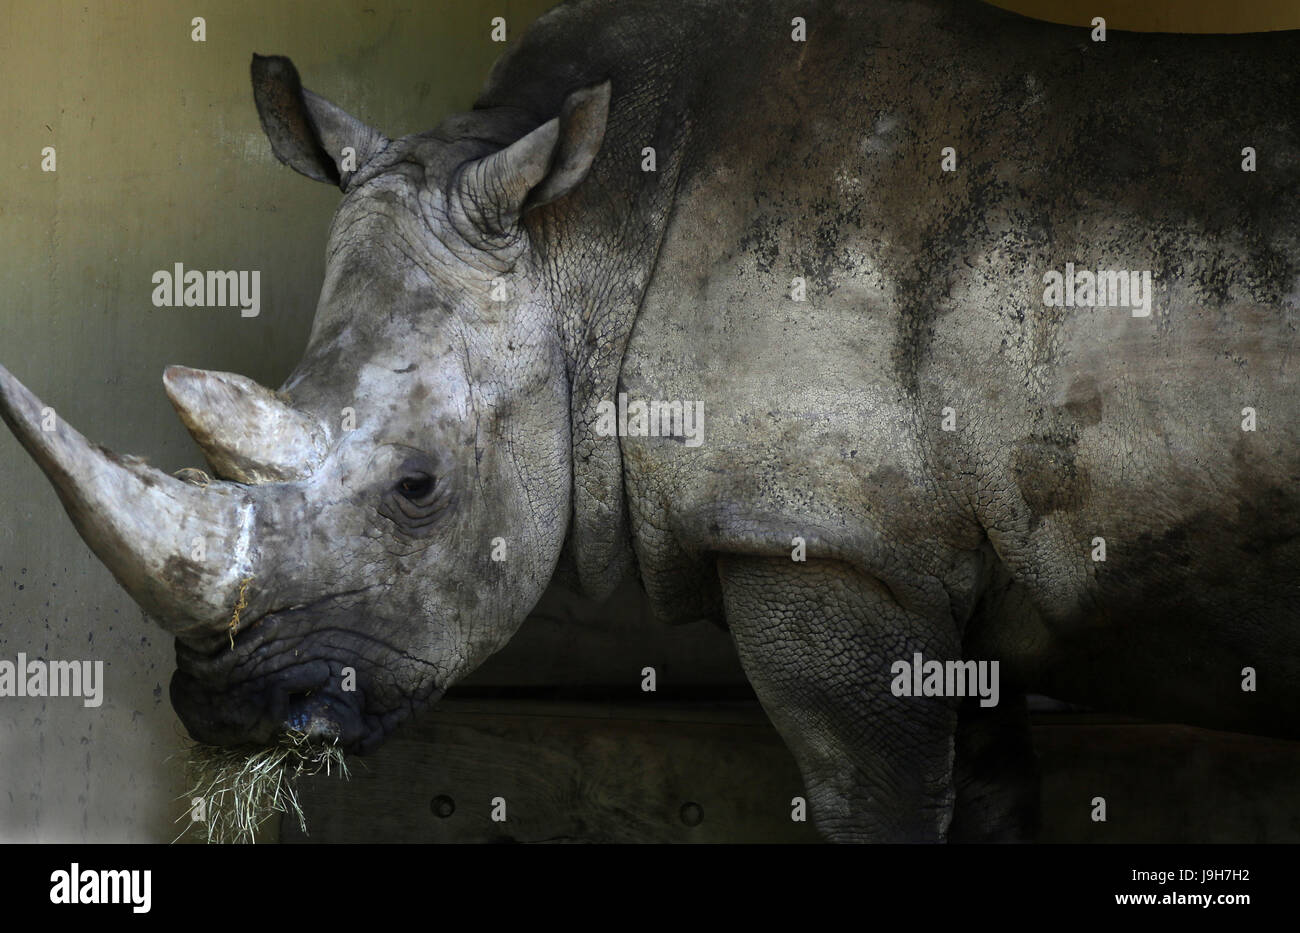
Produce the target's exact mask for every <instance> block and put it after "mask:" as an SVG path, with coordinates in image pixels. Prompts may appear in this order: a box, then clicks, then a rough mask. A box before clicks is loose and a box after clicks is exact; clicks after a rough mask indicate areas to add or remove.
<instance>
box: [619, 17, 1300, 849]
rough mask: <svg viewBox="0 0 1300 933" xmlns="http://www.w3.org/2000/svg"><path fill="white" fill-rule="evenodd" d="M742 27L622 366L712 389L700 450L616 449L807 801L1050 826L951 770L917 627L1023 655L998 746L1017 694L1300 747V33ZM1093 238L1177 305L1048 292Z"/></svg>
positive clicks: (895, 821) (681, 593)
mask: <svg viewBox="0 0 1300 933" xmlns="http://www.w3.org/2000/svg"><path fill="white" fill-rule="evenodd" d="M810 11H811V12H810ZM794 15H803V16H806V17H807V18H808V22H809V33H808V42H807V43H806V45H801V44H797V43H792V42H791V41H790V39H789V30H788V28H787V24H788V23H789V21H790V17H791V16H794ZM727 23H728V25H727V26H726V27H725V28H724V27H722V26H718V27H717V28H718V30H719V33H720V34H723V33H725V35H726V36H727V39H728V41H727V43H726V44H725V46H724V47H722V48H720V49H712V50H711V51H710V54H709V57H708V61H707V62H706V63H702V64H701V66H700V67H701V72H700V73H699V74H698V75H696V76H695V80H698V81H700V82H701V83H702V84H704V85H705V86H707V87H708V88H709V92H708V93H707V94H706V95H702V96H701V97H700V98H699V101H698V106H699V108H700V109H698V110H697V111H696V112H695V113H694V115H693V118H694V121H695V123H696V125H697V126H701V127H708V131H707V139H704V138H702V137H701V136H700V134H699V133H697V134H696V137H695V138H694V140H693V145H692V148H691V149H690V150H689V152H688V153H687V154H686V156H685V159H684V165H683V168H682V170H681V176H680V179H679V180H678V187H677V195H676V200H675V203H674V207H673V213H672V216H671V219H670V222H669V226H668V229H667V231H666V233H665V235H664V241H663V245H662V248H661V250H660V254H659V258H658V261H657V264H656V267H655V272H654V276H653V278H652V280H651V282H650V284H649V287H648V289H647V293H646V296H645V298H644V301H643V302H642V306H641V309H640V312H639V314H638V316H637V318H636V322H635V326H634V328H633V332H632V335H631V337H630V340H629V344H628V348H627V351H626V354H625V357H624V361H623V366H622V370H621V373H620V381H619V389H620V390H621V391H626V392H627V393H628V394H629V397H630V398H632V399H636V398H641V399H686V400H700V401H702V402H703V403H704V412H705V414H704V425H705V440H704V444H703V445H702V446H700V447H698V448H688V447H686V446H684V445H683V444H682V443H680V441H678V440H674V439H671V438H632V437H625V438H622V439H621V440H620V445H621V454H622V460H623V478H624V483H625V487H626V492H627V502H628V513H629V525H630V529H631V532H632V535H633V543H634V548H635V552H636V558H637V565H638V568H639V571H640V575H641V577H642V579H643V581H644V583H645V586H646V590H647V593H648V594H649V596H650V598H651V600H652V602H653V604H654V605H655V607H656V609H657V611H658V612H659V614H660V615H662V616H663V617H665V618H668V619H671V620H674V621H679V622H686V621H691V620H694V619H699V618H713V619H716V620H719V621H721V620H722V619H723V617H724V616H725V623H726V624H727V625H728V626H729V627H730V629H731V631H732V632H733V634H734V637H735V640H736V644H737V646H738V648H739V650H740V654H741V658H742V660H743V662H744V664H745V668H746V671H747V673H748V675H749V677H750V679H751V681H752V682H753V683H754V686H755V688H756V690H757V691H758V693H759V696H760V698H761V699H762V701H763V703H764V706H765V708H766V709H767V710H768V712H769V714H770V715H771V717H772V718H773V720H774V722H775V723H776V725H777V726H778V728H779V729H780V730H781V732H782V734H783V735H784V737H785V738H786V740H787V742H788V743H789V744H790V746H791V748H792V750H793V751H794V753H795V755H796V757H797V758H798V759H799V762H800V765H801V767H802V769H803V773H804V776H805V778H806V780H807V782H808V785H809V793H810V795H811V796H810V800H811V801H812V803H813V811H814V814H815V815H816V818H817V820H818V825H819V826H821V827H822V828H823V829H824V830H826V831H827V832H828V833H829V834H830V835H831V836H832V837H834V838H852V839H861V838H872V839H940V838H945V837H949V836H950V833H951V834H952V835H953V836H955V834H956V829H957V828H958V827H961V828H963V829H964V830H965V831H968V832H969V833H971V836H972V837H974V838H997V837H1001V835H1002V834H1004V833H1006V832H1007V831H1008V828H1010V829H1011V830H1012V832H1011V835H1012V836H1014V835H1015V832H1014V830H1015V829H1016V828H1017V827H1019V828H1021V829H1024V830H1025V832H1029V830H1028V829H1027V827H1029V826H1030V825H1031V824H1032V818H1031V817H1029V816H1027V815H1025V814H1026V813H1027V810H1026V808H1025V807H1024V806H1023V805H1022V803H1023V802H1017V801H1016V800H1013V799H1011V797H1012V796H1014V795H1013V794H1012V793H1011V791H1010V790H1008V791H1007V792H1006V793H1005V794H1002V795H1001V796H1002V797H1003V799H1000V800H992V798H996V797H998V796H999V793H998V792H996V791H994V792H992V793H991V794H988V793H984V792H983V791H982V792H981V794H980V795H976V796H979V797H980V803H979V804H978V807H977V809H981V813H977V814H975V815H974V816H973V817H972V818H971V819H963V818H962V814H961V810H962V803H961V794H960V786H962V785H963V782H968V784H970V785H972V786H973V784H979V785H980V786H982V787H983V788H984V791H987V790H988V788H989V787H990V786H993V785H996V784H997V783H998V780H997V779H994V780H992V781H991V782H990V775H989V774H983V775H978V776H976V775H972V774H970V773H965V772H964V771H963V765H962V762H960V761H957V762H955V763H954V761H953V754H954V751H953V750H954V748H961V747H962V744H963V738H962V731H961V729H959V728H958V725H957V711H956V710H954V709H952V708H948V707H940V708H935V707H933V706H931V705H929V703H927V702H923V701H917V700H910V701H909V700H899V699H895V698H893V697H892V696H890V695H889V694H888V677H887V676H886V674H885V673H884V672H885V671H887V669H888V663H889V661H891V660H893V659H897V658H900V657H908V656H910V653H911V652H912V651H913V650H923V652H924V653H925V654H926V655H927V656H930V654H931V653H932V652H933V654H934V655H935V656H938V657H971V658H985V659H999V660H1000V661H1001V664H1002V681H1003V704H1004V705H1007V706H1008V709H1007V711H1006V714H1005V716H1003V717H1002V720H1003V722H1002V724H1000V725H995V726H991V725H990V724H989V723H988V722H984V723H976V722H973V721H972V723H971V728H972V729H974V730H977V731H979V732H981V734H982V736H983V737H982V738H979V739H972V740H971V743H973V744H971V747H975V746H977V745H979V744H980V743H981V742H985V743H986V744H985V746H984V747H985V748H986V749H987V747H989V746H988V745H987V743H988V742H991V743H993V744H996V743H997V742H1006V743H1007V745H1008V748H1012V749H1021V750H1023V746H1024V744H1025V743H1024V741H1022V740H1019V739H1017V738H1016V737H1015V735H1014V734H1013V733H1014V730H1016V729H1023V723H1024V720H1023V716H1022V715H1017V714H1016V711H1015V706H1016V703H1017V701H1016V700H1015V699H1014V697H1015V695H1016V694H1017V693H1023V692H1040V693H1046V694H1049V695H1052V696H1055V697H1058V698H1061V699H1064V700H1068V701H1073V702H1077V703H1082V704H1086V705H1089V706H1092V707H1095V708H1099V709H1103V710H1109V711H1113V712H1117V713H1127V714H1133V715H1138V716H1143V717H1149V718H1155V719H1170V720H1174V721H1180V722H1188V723H1194V724H1199V725H1203V726H1207V727H1210V728H1219V729H1230V730H1239V731H1246V732H1256V733H1264V734H1271V735H1277V736H1284V737H1292V738H1294V737H1297V736H1300V717H1297V715H1296V713H1297V711H1300V624H1298V620H1297V610H1296V608H1295V607H1296V605H1297V600H1296V597H1297V595H1300V583H1298V582H1297V581H1298V579H1300V578H1297V576H1296V568H1297V567H1298V566H1300V535H1298V532H1300V510H1298V508H1297V497H1298V495H1300V493H1298V492H1297V490H1298V488H1300V487H1298V486H1297V482H1296V481H1297V478H1300V443H1297V442H1298V441H1300V437H1297V425H1296V421H1295V416H1296V413H1297V412H1300V388H1298V387H1297V380H1296V362H1295V354H1294V349H1295V344H1296V327H1297V323H1300V313H1298V312H1297V302H1298V301H1300V289H1298V287H1297V286H1298V285H1300V269H1298V268H1297V257H1298V256H1300V250H1298V249H1297V247H1300V243H1297V236H1298V234H1300V229H1298V227H1297V210H1296V205H1297V203H1298V199H1297V195H1298V194H1300V192H1298V191H1297V180H1298V179H1300V171H1298V169H1300V165H1297V160H1296V156H1295V153H1297V152H1300V139H1297V138H1296V127H1297V122H1296V118H1295V110H1296V106H1297V105H1296V101H1297V100H1300V93H1298V92H1300V80H1298V79H1297V72H1296V70H1295V68H1294V65H1293V64H1292V63H1293V61H1294V57H1295V54H1296V52H1297V51H1300V34H1297V33H1280V34H1272V35H1259V36H1242V37H1187V36H1161V35H1131V34H1124V33H1112V34H1111V36H1110V41H1108V42H1107V43H1106V44H1104V45H1103V44H1095V43H1092V42H1090V41H1089V40H1088V35H1087V31H1086V30H1080V29H1072V28H1068V27H1056V26H1049V25H1045V24H1041V23H1035V22H1030V21H1027V20H1022V19H1019V18H1017V17H1015V16H1012V15H1008V14H1003V13H1001V12H999V11H995V10H991V9H987V8H983V7H981V6H979V5H978V4H969V5H963V4H954V3H943V2H918V3H905V4H904V3H877V4H861V5H855V6H852V7H850V6H849V5H841V6H837V7H835V8H834V9H831V8H826V7H823V8H816V7H810V6H809V5H808V4H794V5H789V6H787V5H783V4H773V5H764V4H757V5H753V6H752V7H751V8H749V13H748V14H747V15H745V16H741V17H738V18H736V19H734V20H728V21H727ZM704 31H706V32H707V29H706V30H704ZM948 145H951V146H953V147H954V148H955V149H956V152H957V158H958V170H957V171H956V172H954V173H942V172H941V171H940V170H939V168H940V158H941V155H940V150H941V149H942V148H943V147H944V146H948ZM1247 145H1250V146H1254V147H1255V148H1256V150H1257V152H1258V153H1260V155H1259V166H1258V171H1257V172H1255V173H1246V172H1242V171H1241V159H1242V155H1241V150H1242V148H1243V147H1244V146H1247ZM1066 262H1074V263H1075V264H1076V265H1077V266H1078V267H1079V268H1091V269H1093V270H1096V269H1098V268H1105V269H1122V270H1150V271H1151V273H1152V279H1153V281H1154V283H1155V287H1154V291H1155V294H1154V297H1153V310H1152V314H1151V316H1150V317H1147V318H1141V317H1133V316H1132V315H1131V313H1130V312H1129V311H1128V310H1126V309H1124V308H1095V309H1094V308H1048V307H1045V306H1044V304H1043V301H1042V294H1043V285H1042V275H1043V273H1044V272H1046V271H1047V270H1050V269H1055V270H1058V271H1062V272H1063V271H1064V268H1065V263H1066ZM795 276H802V277H804V278H805V279H806V282H807V300H806V302H797V301H793V300H791V297H790V292H791V280H792V278H793V277H795ZM1247 406H1249V407H1252V408H1254V409H1255V410H1256V411H1257V413H1258V419H1259V422H1258V423H1259V427H1258V430H1257V431H1255V432H1253V433H1252V432H1246V431H1243V430H1242V428H1241V422H1242V409H1243V408H1244V407H1247ZM945 408H951V409H953V410H954V412H955V416H956V424H957V430H956V431H951V432H949V431H944V430H942V428H941V420H942V412H943V409H945ZM796 535H798V536H802V537H804V538H805V539H806V540H807V541H808V555H809V561H808V562H807V563H806V564H798V563H794V562H792V561H791V560H790V558H789V555H790V550H791V538H792V537H793V536H796ZM1097 537H1100V538H1104V539H1105V542H1106V550H1107V554H1106V560H1105V562H1094V560H1093V559H1092V549H1093V539H1094V538H1097ZM1244 667H1252V668H1254V669H1255V670H1256V671H1257V672H1258V676H1259V688H1258V690H1257V691H1256V692H1245V691H1243V690H1242V689H1241V684H1242V669H1243V668H1244ZM929 702H930V703H932V702H933V701H929ZM909 704H910V705H909ZM1004 729H1005V730H1008V731H1006V734H1005V735H1000V730H1004ZM999 736H1000V737H999ZM996 757H997V756H990V755H988V754H985V755H983V756H982V758H983V760H984V762H985V764H986V765H989V764H992V765H993V766H994V767H1002V768H1003V769H1004V770H1005V771H1006V774H1005V780H1003V781H1002V783H1003V785H1004V786H1005V787H1006V788H1008V789H1010V788H1015V787H1017V786H1018V787H1019V788H1020V791H1018V792H1017V793H1023V792H1026V791H1025V789H1026V788H1028V787H1029V786H1030V780H1029V777H1028V775H1029V773H1030V771H1031V762H1030V761H1029V760H1028V756H1026V755H1024V754H1022V753H1021V752H1016V753H1014V754H1009V755H1008V756H1007V759H1006V761H1004V763H1003V764H1002V765H1001V766H998V765H997V764H996V762H995V761H993V759H996ZM954 785H956V786H958V788H959V790H958V793H957V795H956V796H954V792H953V787H954ZM974 800H975V797H974V796H973V797H972V802H973V803H974ZM954 801H955V809H956V811H957V812H956V816H955V818H954V816H953V810H954ZM982 816H986V817H987V818H986V819H984V818H982Z"/></svg>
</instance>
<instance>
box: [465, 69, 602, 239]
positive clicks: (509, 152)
mask: <svg viewBox="0 0 1300 933" xmlns="http://www.w3.org/2000/svg"><path fill="white" fill-rule="evenodd" d="M609 97H610V83H609V82H608V81H605V82H603V83H601V84H596V85H592V86H591V87H585V88H582V89H580V90H577V91H574V92H573V93H572V94H570V95H569V96H568V97H567V98H565V101H564V106H563V107H562V108H561V110H560V115H559V116H558V117H556V118H555V119H553V120H548V121H547V122H546V123H543V124H542V125H541V126H539V127H538V128H537V129H535V130H533V131H532V132H531V133H529V134H528V135H526V136H524V137H523V138H522V139H519V140H517V141H516V142H514V143H511V144H510V145H509V146H507V147H506V148H504V149H502V150H501V151H499V152H494V153H493V154H492V155H489V156H484V157H483V158H481V159H477V160H475V161H473V162H470V163H469V164H468V165H466V166H465V167H464V168H463V169H462V170H461V173H460V175H459V176H458V177H457V181H456V193H457V194H458V195H459V200H460V205H461V208H462V210H463V211H464V212H465V215H466V216H467V217H468V218H469V219H470V220H471V221H473V223H474V224H475V225H476V226H477V227H479V228H480V229H481V230H483V231H485V232H487V233H490V234H493V235H502V234H506V233H509V232H510V231H511V230H512V229H513V228H514V226H515V224H517V223H518V221H519V218H520V217H521V216H522V215H523V214H524V213H525V212H526V211H529V210H532V209H533V208H535V207H541V206H542V205H543V204H549V203H550V202H551V201H554V200H556V199H557V198H562V197H564V196H565V195H566V194H568V193H569V192H570V191H572V190H573V189H574V188H576V187H577V186H578V183H579V182H581V181H582V180H583V179H584V178H586V177H587V172H588V170H590V168H591V163H592V162H593V161H595V158H596V153H597V152H599V151H600V145H601V143H602V142H604V140H605V124H606V122H607V121H608V118H609Z"/></svg>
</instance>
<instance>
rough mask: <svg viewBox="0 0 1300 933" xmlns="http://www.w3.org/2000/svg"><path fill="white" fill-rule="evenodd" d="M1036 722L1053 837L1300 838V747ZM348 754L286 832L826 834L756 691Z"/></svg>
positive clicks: (468, 716)
mask: <svg viewBox="0 0 1300 933" xmlns="http://www.w3.org/2000/svg"><path fill="white" fill-rule="evenodd" d="M1035 719H1036V724H1035V726H1034V740H1035V744H1036V746H1037V749H1038V754H1039V759H1040V766H1041V769H1042V772H1043V805H1044V826H1043V832H1042V835H1041V837H1040V841H1043V842H1098V843H1105V842H1300V743H1294V742H1283V741H1276V740H1271V739H1264V738H1259V737H1253V736H1244V735H1236V734H1229V733H1218V732H1210V731H1207V730H1203V729H1193V728H1189V727H1186V726H1176V725H1160V724H1147V723H1139V722H1135V721H1128V722H1125V721H1116V720H1115V719H1114V718H1113V717H1111V718H1107V717H1101V716H1095V715H1091V716H1090V715H1080V714H1039V715H1036V717H1035ZM351 765H352V769H353V778H352V780H351V781H350V782H346V783H345V782H342V781H339V780H337V779H329V778H313V779H310V780H308V781H305V782H304V783H303V786H302V791H301V797H302V800H303V804H304V808H305V810H306V811H307V814H308V819H309V824H308V830H309V833H310V835H309V836H308V837H304V836H303V835H302V833H301V832H299V830H298V827H297V825H296V824H292V825H290V822H289V821H286V822H285V824H284V825H283V826H282V834H281V840H282V841H283V842H787V843H806V842H817V841H819V837H818V836H817V834H816V832H815V831H814V830H813V828H812V824H811V822H804V823H798V822H793V821H792V819H791V814H792V808H791V799H792V798H793V797H796V796H801V795H802V794H803V790H802V784H801V782H800V779H799V774H798V771H797V769H796V768H795V765H794V762H793V759H792V758H791V757H790V755H789V753H788V752H787V751H786V749H785V746H784V745H783V744H782V742H781V740H780V737H779V736H778V735H777V734H776V732H775V730H774V729H773V728H772V727H771V726H770V724H769V723H768V722H767V719H766V717H765V716H764V715H763V713H762V710H761V709H760V708H759V707H758V705H757V704H756V703H752V702H750V703H743V702H742V703H720V704H701V703H653V704H649V703H636V704H632V703H629V704H621V705H616V706H610V705H607V704H601V703H566V702H551V701H544V700H448V701H444V703H443V704H441V705H440V706H439V707H438V708H436V709H435V710H433V711H431V712H430V713H428V714H426V715H424V716H422V717H421V718H420V719H419V720H418V721H417V722H414V723H411V724H408V726H407V727H406V728H405V729H404V730H402V731H399V732H398V733H397V734H396V735H395V736H394V737H393V738H392V739H391V740H390V742H389V743H388V744H387V745H385V746H384V747H383V748H382V749H381V750H380V751H379V752H377V753H376V754H375V755H373V756H371V757H369V758H366V759H359V758H354V759H352V760H351ZM1097 796H1101V797H1105V798H1106V801H1107V811H1108V812H1107V821H1106V822H1105V823H1097V822H1093V820H1092V819H1091V813H1092V800H1093V798H1094V797H1097ZM493 798H504V800H505V805H506V811H505V815H506V820H505V822H494V821H493V820H492V818H491V814H492V808H493Z"/></svg>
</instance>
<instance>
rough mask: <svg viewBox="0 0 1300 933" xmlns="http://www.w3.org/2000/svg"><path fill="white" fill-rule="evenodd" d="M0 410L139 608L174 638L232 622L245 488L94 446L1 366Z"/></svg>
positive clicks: (243, 539) (247, 569)
mask: <svg viewBox="0 0 1300 933" xmlns="http://www.w3.org/2000/svg"><path fill="white" fill-rule="evenodd" d="M0 417H3V418H4V421H5V423H6V424H8V425H9V427H10V429H11V430H12V431H13V432H14V435H15V436H16V437H17V438H18V440H19V442H20V443H21V444H22V445H23V447H25V448H26V449H27V452H28V453H29V454H31V455H32V457H33V458H34V459H35V460H36V462H37V464H39V466H40V468H41V469H42V470H44V471H45V475H46V476H48V477H49V479H50V482H51V483H53V485H54V489H55V491H56V492H57V493H58V495H59V499H60V500H61V501H62V502H63V507H64V508H65V509H66V510H67V512H68V516H69V517H70V518H71V519H72V523H73V525H75V526H76V528H77V531H78V532H79V533H80V534H81V537H82V538H83V539H84V540H85V542H86V544H88V545H89V546H90V549H91V550H92V551H94V552H95V555H96V556H97V557H98V558H99V559H100V560H101V561H103V562H104V564H105V565H106V566H107V567H108V569H109V570H110V571H112V573H113V576H114V577H116V578H117V581H118V583H120V584H121V585H122V587H123V588H124V589H126V591H127V592H128V593H130V594H131V596H132V597H133V598H134V599H135V601H136V602H137V603H139V604H140V606H141V608H143V609H144V610H145V611H146V612H147V613H149V614H150V615H151V616H153V617H154V618H155V619H156V620H157V621H158V622H159V623H160V624H162V626H163V627H164V628H166V629H167V630H168V631H170V632H172V633H174V634H176V635H178V636H181V637H184V636H187V635H189V636H195V637H197V636H198V635H200V634H210V633H211V632H213V631H217V630H220V629H222V628H224V627H226V626H227V625H228V624H229V622H230V619H231V617H232V613H233V611H234V607H235V606H236V605H237V604H239V602H240V601H241V598H242V597H243V596H244V595H245V590H246V589H247V586H248V584H249V582H250V580H251V579H252V578H254V577H255V570H254V566H253V562H254V559H255V554H254V549H253V541H252V531H253V523H254V507H253V505H254V504H253V500H252V498H251V496H252V490H249V489H247V488H245V487H242V486H237V485H234V484H231V483H220V482H216V483H211V484H210V485H208V486H206V487H204V488H200V487H198V486H195V485H192V484H190V483H185V482H182V481H181V480H178V479H175V478H173V477H171V476H168V475H167V474H166V473H163V472H162V471H160V470H156V469H154V468H153V467H150V466H148V465H146V464H145V463H144V462H143V461H142V460H140V459H138V458H135V457H120V456H118V455H117V454H114V453H113V452H112V451H109V450H106V449H105V448H103V447H99V446H98V445H95V444H91V443H90V442H89V441H87V440H86V438H84V437H83V436H82V435H81V434H79V433H78V432H77V431H76V430H74V429H73V428H72V427H71V426H70V425H69V424H67V422H65V421H63V420H62V419H61V418H59V417H58V416H57V414H56V413H55V412H54V410H53V409H51V408H47V407H45V406H44V405H42V404H41V401H40V399H38V398H37V397H36V396H34V395H33V394H32V393H31V392H29V391H28V390H27V388H26V387H25V386H24V385H23V384H22V383H21V382H19V381H18V380H17V379H15V378H14V377H13V375H12V374H11V373H10V372H9V371H8V370H7V369H5V368H4V367H3V366H0Z"/></svg>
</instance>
